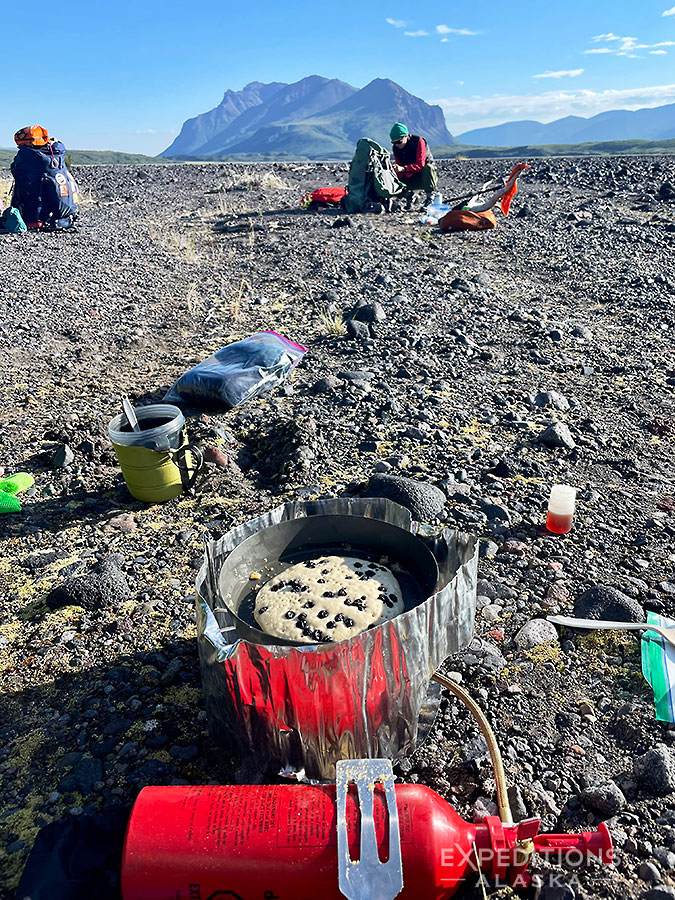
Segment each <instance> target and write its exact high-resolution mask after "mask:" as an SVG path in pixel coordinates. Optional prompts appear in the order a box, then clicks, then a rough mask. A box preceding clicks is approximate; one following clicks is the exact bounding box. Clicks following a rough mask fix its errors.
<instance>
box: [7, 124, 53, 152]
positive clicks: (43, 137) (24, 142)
mask: <svg viewBox="0 0 675 900" xmlns="http://www.w3.org/2000/svg"><path fill="white" fill-rule="evenodd" d="M14 143H15V144H16V146H17V147H45V146H46V145H47V144H48V143H49V132H48V131H47V129H46V128H43V127H42V125H26V127H25V128H20V129H19V130H18V131H17V133H16V134H15V135H14Z"/></svg>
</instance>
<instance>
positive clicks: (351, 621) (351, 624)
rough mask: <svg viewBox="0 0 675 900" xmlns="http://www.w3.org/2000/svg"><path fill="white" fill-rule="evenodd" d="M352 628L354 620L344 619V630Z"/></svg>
mask: <svg viewBox="0 0 675 900" xmlns="http://www.w3.org/2000/svg"><path fill="white" fill-rule="evenodd" d="M335 618H336V619H337V616H335ZM353 627H354V620H353V619H349V618H347V619H345V628H353Z"/></svg>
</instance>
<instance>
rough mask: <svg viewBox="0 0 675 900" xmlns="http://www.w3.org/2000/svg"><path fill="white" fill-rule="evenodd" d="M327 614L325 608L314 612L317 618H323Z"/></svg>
mask: <svg viewBox="0 0 675 900" xmlns="http://www.w3.org/2000/svg"><path fill="white" fill-rule="evenodd" d="M328 615H329V612H328V610H327V609H320V610H319V611H318V613H317V614H316V617H317V619H325V618H326V617H327V616H328Z"/></svg>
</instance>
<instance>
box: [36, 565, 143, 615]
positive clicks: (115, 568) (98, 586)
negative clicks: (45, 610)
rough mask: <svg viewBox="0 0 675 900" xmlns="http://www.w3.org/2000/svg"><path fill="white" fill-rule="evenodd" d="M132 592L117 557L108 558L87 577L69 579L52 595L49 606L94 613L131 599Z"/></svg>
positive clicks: (87, 574) (49, 596)
mask: <svg viewBox="0 0 675 900" xmlns="http://www.w3.org/2000/svg"><path fill="white" fill-rule="evenodd" d="M130 596H131V590H130V589H129V584H128V582H127V579H126V577H125V576H124V573H123V572H122V570H121V569H120V565H119V561H118V557H116V556H114V555H112V556H108V557H106V559H104V560H102V561H101V562H100V563H98V564H97V565H95V566H93V568H92V569H91V570H90V571H89V572H87V573H85V574H84V575H76V576H75V577H74V578H69V579H67V580H66V581H64V582H63V584H60V585H58V586H57V587H55V588H54V589H53V590H52V591H50V592H49V594H48V595H47V598H46V601H45V602H46V604H47V606H48V607H49V609H58V608H59V607H60V606H81V607H82V608H83V609H89V610H95V609H103V608H109V607H111V606H114V605H115V604H116V603H120V602H121V601H123V600H128V599H129V597H130Z"/></svg>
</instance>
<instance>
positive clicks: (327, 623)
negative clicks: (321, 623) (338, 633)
mask: <svg viewBox="0 0 675 900" xmlns="http://www.w3.org/2000/svg"><path fill="white" fill-rule="evenodd" d="M336 627H337V626H336V624H335V622H332V621H331V622H326V628H336Z"/></svg>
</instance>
